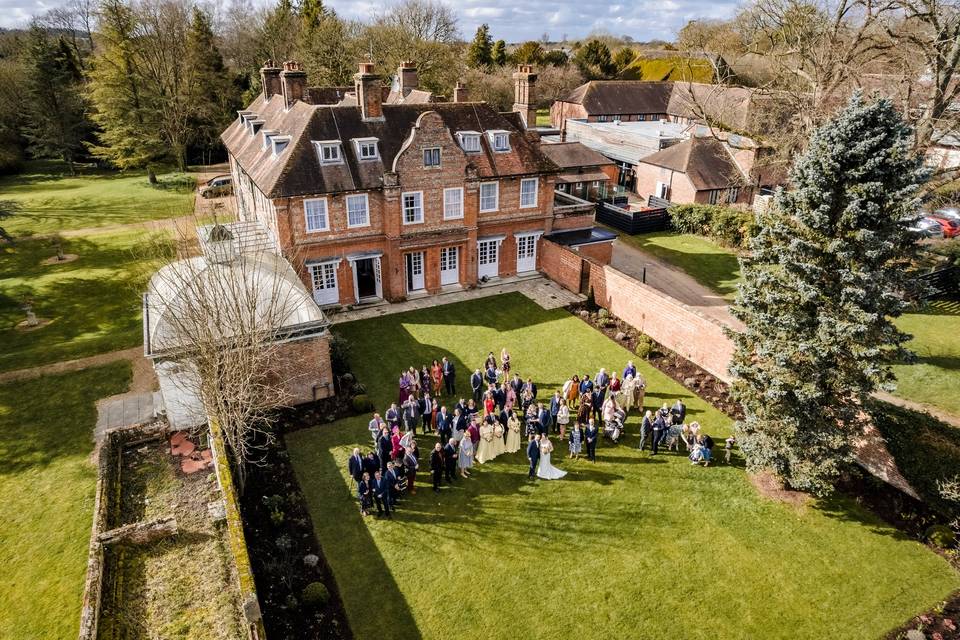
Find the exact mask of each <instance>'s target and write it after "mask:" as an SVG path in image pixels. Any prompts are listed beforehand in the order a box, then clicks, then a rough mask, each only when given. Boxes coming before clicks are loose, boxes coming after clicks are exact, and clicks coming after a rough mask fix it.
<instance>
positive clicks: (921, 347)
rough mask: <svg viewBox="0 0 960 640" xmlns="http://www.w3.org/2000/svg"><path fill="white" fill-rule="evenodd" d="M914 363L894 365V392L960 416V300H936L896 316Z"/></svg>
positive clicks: (902, 396)
mask: <svg viewBox="0 0 960 640" xmlns="http://www.w3.org/2000/svg"><path fill="white" fill-rule="evenodd" d="M897 326H898V327H899V328H900V330H901V331H905V332H906V333H909V334H911V335H912V336H913V340H911V341H910V342H909V343H908V345H907V346H908V347H909V348H910V349H912V350H913V352H914V353H916V354H917V362H915V363H913V364H903V365H897V366H896V367H894V373H896V375H897V390H896V395H898V396H900V397H901V398H906V399H908V400H913V401H914V402H923V403H925V404H929V405H933V406H935V407H939V408H940V409H943V410H944V411H947V412H948V413H952V414H953V415H955V416H960V302H957V301H952V300H938V301H934V302H931V303H930V304H928V305H927V306H926V307H924V308H923V309H921V310H919V311H917V312H915V313H907V314H904V315H903V316H901V317H900V318H898V319H897Z"/></svg>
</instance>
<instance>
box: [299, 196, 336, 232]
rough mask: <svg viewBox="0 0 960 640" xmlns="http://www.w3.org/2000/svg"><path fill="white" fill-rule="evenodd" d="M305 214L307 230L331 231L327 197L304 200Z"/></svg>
mask: <svg viewBox="0 0 960 640" xmlns="http://www.w3.org/2000/svg"><path fill="white" fill-rule="evenodd" d="M303 215H304V218H305V219H306V224H307V231H309V232H313V231H329V230H330V218H329V216H328V215H327V199H326V198H312V199H310V200H304V201H303Z"/></svg>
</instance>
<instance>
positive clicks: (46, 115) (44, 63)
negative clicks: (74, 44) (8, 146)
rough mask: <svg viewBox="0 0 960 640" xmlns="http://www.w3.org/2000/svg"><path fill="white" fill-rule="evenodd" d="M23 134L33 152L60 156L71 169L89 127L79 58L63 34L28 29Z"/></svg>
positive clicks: (72, 170) (36, 28)
mask: <svg viewBox="0 0 960 640" xmlns="http://www.w3.org/2000/svg"><path fill="white" fill-rule="evenodd" d="M29 38H30V46H29V52H28V58H29V67H28V69H29V70H28V75H27V78H28V82H27V87H26V88H27V99H26V100H25V102H24V108H25V112H26V117H27V126H26V128H25V131H24V133H25V135H26V138H27V141H28V142H29V144H30V149H31V151H32V153H33V154H34V155H35V156H40V157H52V158H60V159H62V160H63V161H64V162H66V163H67V167H68V168H69V170H70V173H73V172H74V161H75V160H76V157H77V155H78V154H80V153H81V152H82V151H83V143H84V139H85V138H86V136H87V134H88V133H89V131H90V126H89V124H90V123H89V121H88V120H87V117H86V105H85V104H84V100H83V95H82V92H83V85H82V77H81V73H80V66H79V62H78V60H77V59H76V57H75V56H74V53H73V49H71V47H70V45H68V44H67V43H66V42H65V41H64V39H63V37H62V36H61V37H59V38H57V39H56V40H53V39H51V38H50V37H49V36H48V34H47V33H46V32H44V31H43V30H42V29H40V28H39V27H38V26H36V25H35V26H34V27H33V28H31V30H30V36H29Z"/></svg>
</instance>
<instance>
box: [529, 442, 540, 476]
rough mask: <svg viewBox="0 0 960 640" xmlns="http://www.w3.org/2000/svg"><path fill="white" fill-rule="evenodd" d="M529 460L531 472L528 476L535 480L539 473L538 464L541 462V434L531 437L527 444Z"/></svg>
mask: <svg viewBox="0 0 960 640" xmlns="http://www.w3.org/2000/svg"><path fill="white" fill-rule="evenodd" d="M527 460H529V461H530V472H529V473H528V474H527V477H528V478H529V479H531V480H533V478H534V477H535V476H536V475H537V464H539V462H540V436H536V437H534V438H533V439H531V440H530V443H529V444H528V445H527Z"/></svg>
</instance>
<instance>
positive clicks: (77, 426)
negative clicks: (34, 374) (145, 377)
mask: <svg viewBox="0 0 960 640" xmlns="http://www.w3.org/2000/svg"><path fill="white" fill-rule="evenodd" d="M129 379H130V366H129V364H126V363H123V364H115V365H110V366H106V367H102V368H97V369H88V370H86V371H82V372H78V373H70V374H65V375H60V376H51V377H46V378H39V379H36V380H31V381H28V382H18V383H13V384H7V385H2V386H0V495H2V496H3V500H2V501H0V566H2V567H3V571H0V602H2V603H3V606H2V607H0V638H4V639H5V640H37V639H38V638H51V639H53V638H75V637H76V635H77V632H78V628H79V624H80V605H81V601H82V598H83V578H84V575H85V573H86V568H87V545H88V543H89V539H90V526H91V523H92V518H93V515H92V513H93V499H94V492H95V489H96V470H95V468H94V466H93V463H92V461H91V459H90V453H91V452H92V451H93V427H94V424H95V422H96V408H95V406H94V403H95V401H96V400H97V399H99V398H102V397H105V396H109V395H112V394H115V393H121V392H123V391H124V390H125V389H126V388H127V385H128V383H129Z"/></svg>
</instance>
